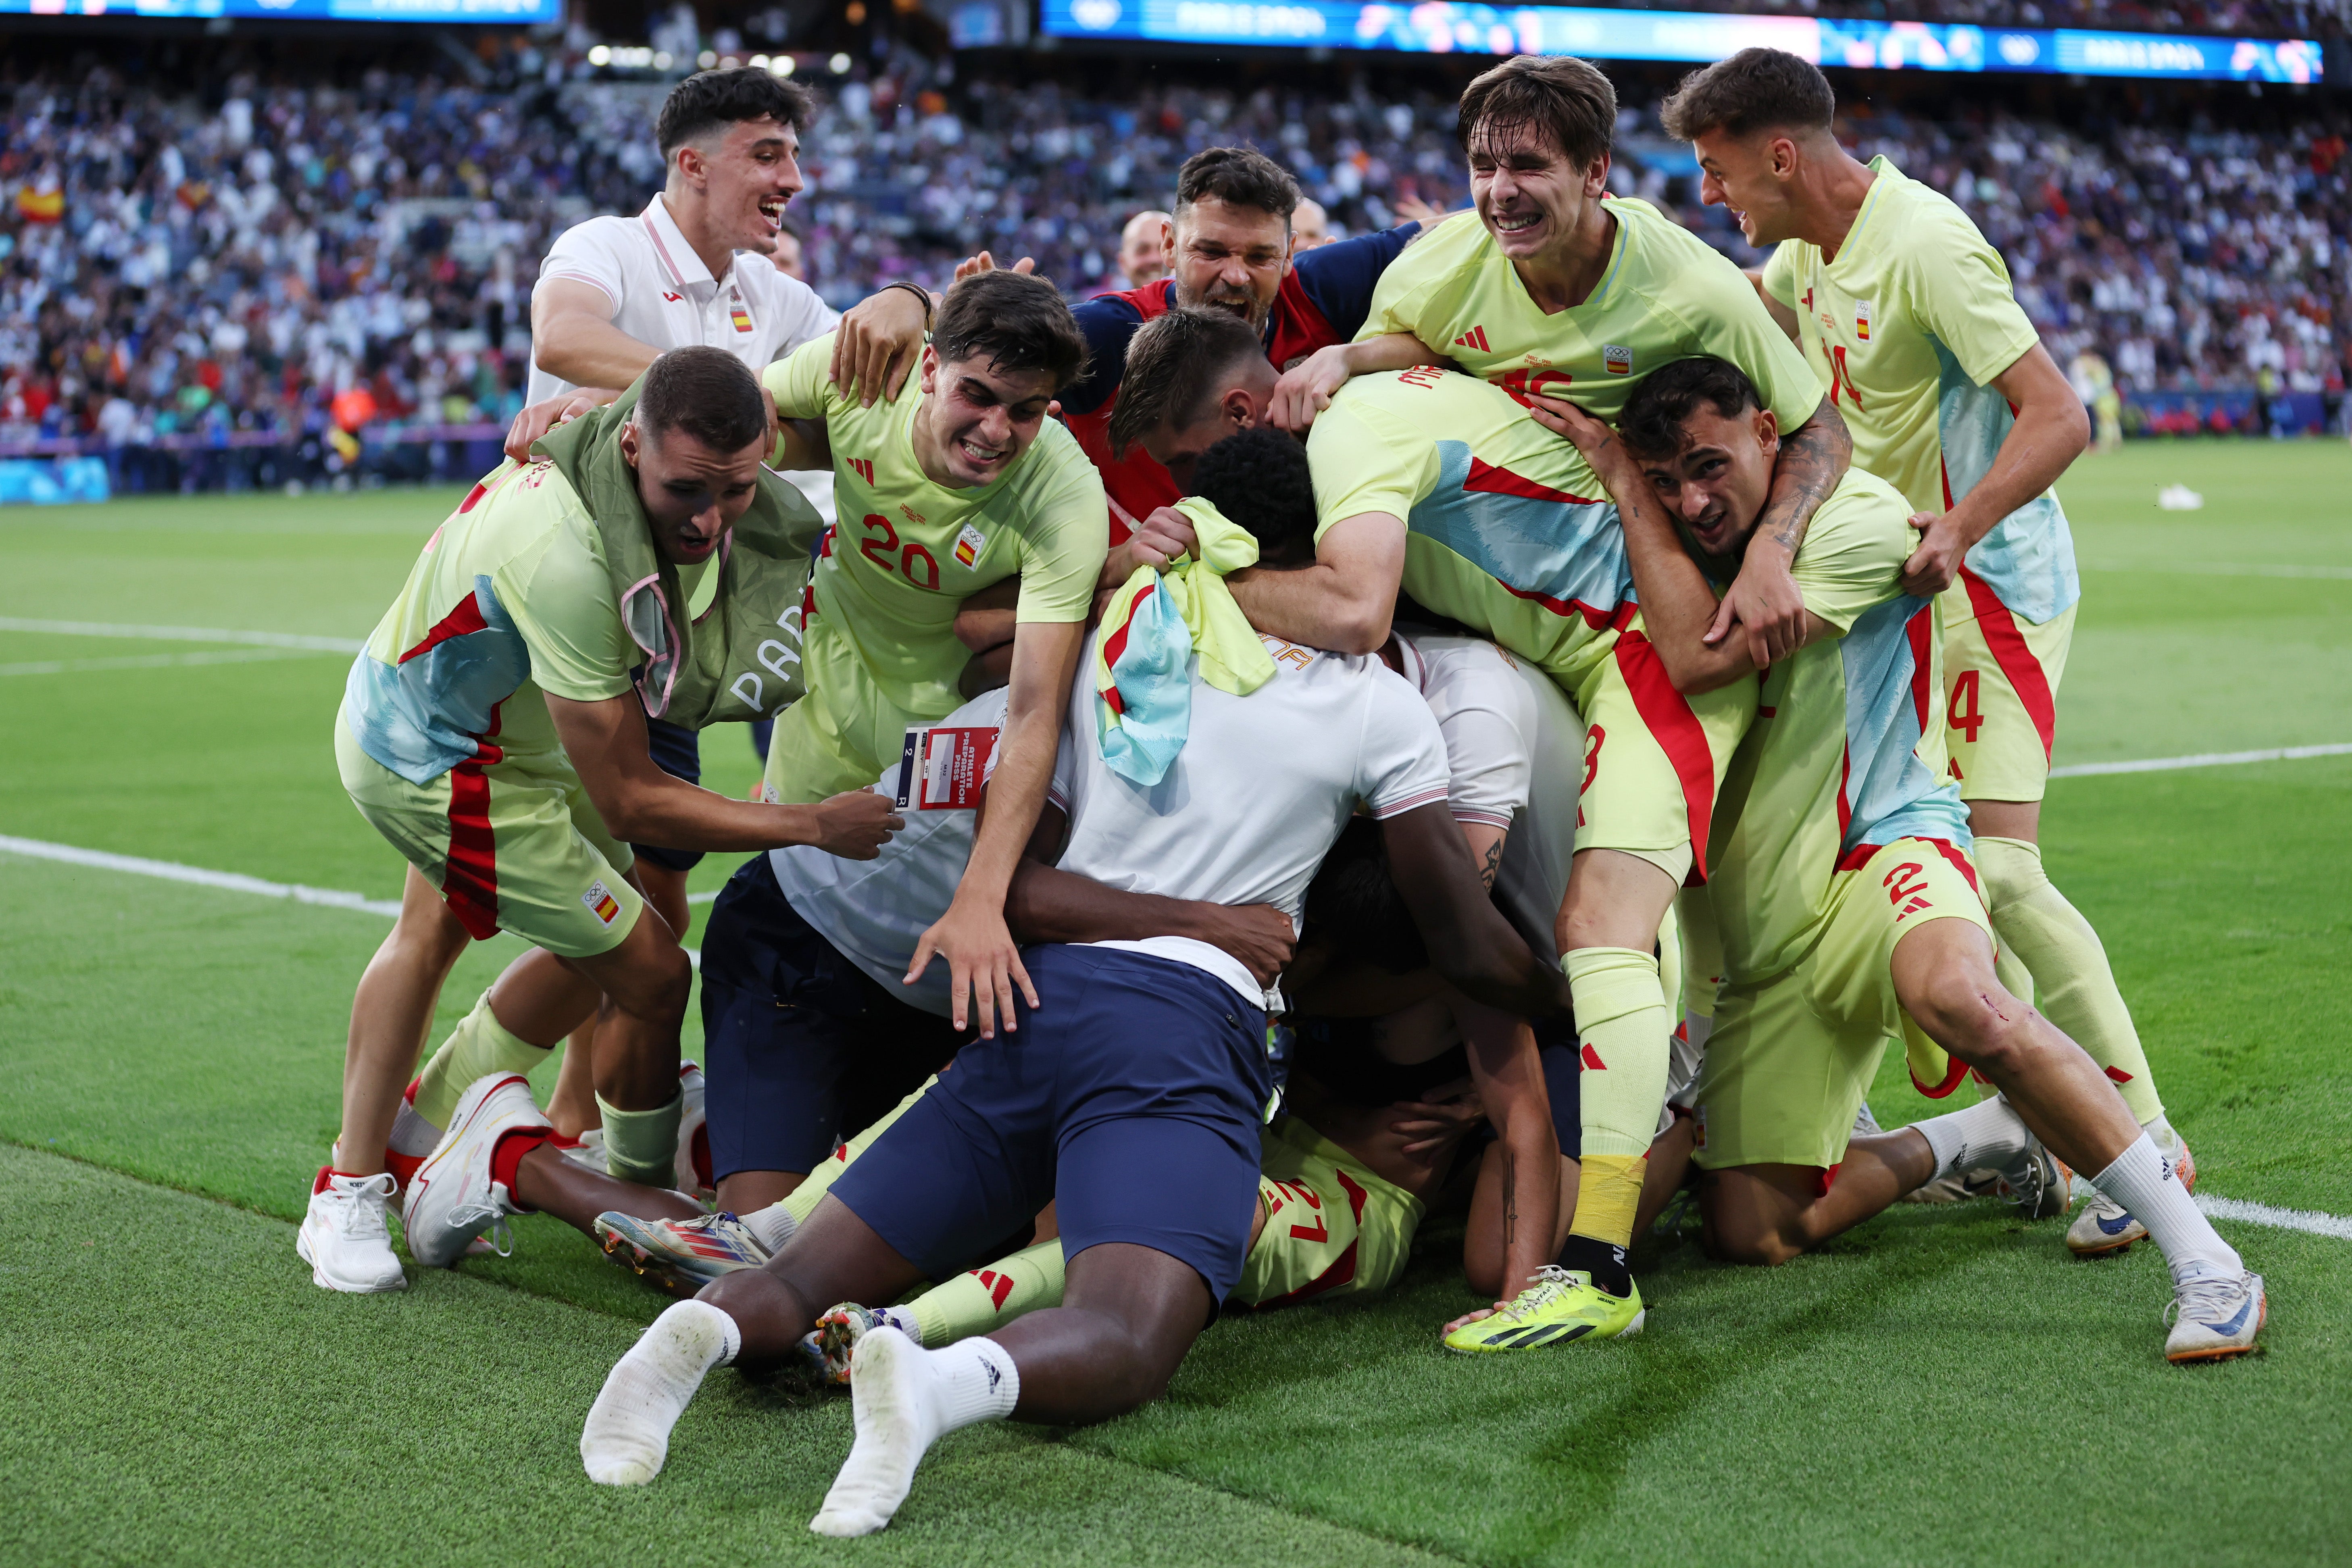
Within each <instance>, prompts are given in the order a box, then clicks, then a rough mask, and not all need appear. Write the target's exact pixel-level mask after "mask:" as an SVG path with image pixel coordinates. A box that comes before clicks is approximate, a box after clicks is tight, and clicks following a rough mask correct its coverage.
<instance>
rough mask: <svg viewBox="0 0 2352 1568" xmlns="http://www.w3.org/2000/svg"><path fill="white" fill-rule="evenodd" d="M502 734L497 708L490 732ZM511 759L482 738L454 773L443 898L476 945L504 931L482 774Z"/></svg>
mask: <svg viewBox="0 0 2352 1568" xmlns="http://www.w3.org/2000/svg"><path fill="white" fill-rule="evenodd" d="M471 602H472V601H471V600H468V601H467V603H469V604H470V603H471ZM499 706H503V704H500V705H499ZM498 732H499V710H498V708H497V707H493V708H492V709H491V710H490V727H489V730H488V733H489V734H492V735H495V734H497V733H498ZM505 760H506V752H504V751H503V750H502V749H500V748H499V747H497V746H493V745H491V744H490V743H489V742H487V741H485V740H483V739H482V738H481V737H480V736H476V737H475V740H474V754H473V755H472V756H470V757H468V758H467V759H466V760H465V761H464V762H462V763H458V764H457V766H456V767H454V768H451V769H450V770H449V853H448V856H447V858H446V859H445V860H444V861H443V863H442V873H441V897H442V898H443V900H446V902H447V903H448V905H449V912H450V913H452V914H454V915H456V916H457V922H458V923H459V924H460V925H462V926H464V927H465V928H466V934H467V935H468V936H470V937H472V938H473V939H474V940H475V941H476V942H488V940H489V939H490V938H492V937H494V936H496V935H498V933H499V847H498V839H497V837H496V836H495V835H493V834H492V833H491V831H490V781H489V777H488V774H486V773H483V772H482V770H483V769H484V768H486V767H488V766H489V765H490V764H492V763H499V762H503V761H505Z"/></svg>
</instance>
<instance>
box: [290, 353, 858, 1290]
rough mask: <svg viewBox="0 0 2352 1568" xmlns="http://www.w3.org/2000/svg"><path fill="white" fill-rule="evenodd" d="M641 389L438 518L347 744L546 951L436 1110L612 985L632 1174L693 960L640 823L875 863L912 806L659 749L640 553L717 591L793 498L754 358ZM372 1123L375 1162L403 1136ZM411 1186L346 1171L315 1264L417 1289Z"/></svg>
mask: <svg viewBox="0 0 2352 1568" xmlns="http://www.w3.org/2000/svg"><path fill="white" fill-rule="evenodd" d="M638 394H639V395H638V396H637V398H636V400H635V403H634V404H633V405H616V406H615V407H614V409H611V410H608V411H606V412H605V413H604V414H603V415H600V416H597V417H596V418H595V419H594V420H593V421H590V422H586V423H583V425H582V426H577V427H575V430H574V431H573V432H571V433H567V438H566V439H565V441H564V442H563V443H562V454H561V455H560V456H558V457H551V458H543V459H541V460H540V461H538V462H535V463H533V464H531V465H530V466H529V467H517V466H512V465H509V466H508V467H506V468H502V469H501V470H499V472H498V473H496V474H493V475H492V476H490V477H489V478H488V479H485V480H484V481H483V482H482V483H481V484H479V485H477V486H476V487H475V488H474V490H473V491H472V493H471V494H469V495H468V496H467V498H466V500H464V501H463V502H462V503H460V505H459V506H458V508H457V511H455V512H454V513H452V514H451V515H450V517H449V519H448V520H447V521H446V522H444V523H443V524H442V526H441V527H440V529H439V530H438V531H436V532H435V534H434V536H433V538H432V539H431V540H430V541H428V542H426V544H425V551H424V553H423V554H422V555H421V556H420V557H419V559H418V561H417V564H416V566H415V569H414V570H413V571H412V572H411V573H410V574H409V579H408V582H407V584H406V585H405V586H404V587H403V589H402V590H401V593H400V595H399V597H398V598H397V599H395V600H394V603H393V605H392V607H391V608H390V609H389V610H388V611H387V612H386V613H385V615H384V617H383V621H382V623H381V624H380V625H378V626H377V627H376V629H375V632H374V633H373V636H371V637H370V638H369V640H368V646H367V647H366V649H365V650H364V651H363V652H362V654H361V655H360V657H359V658H357V659H356V660H355V661H354V662H353V664H352V673H351V679H350V680H349V681H348V682H347V683H346V687H345V691H344V696H343V703H342V709H341V713H340V715H339V716H338V718H337V721H336V724H335V754H336V760H337V763H338V765H339V767H340V769H341V775H342V780H343V785H344V788H345V789H346V790H347V791H348V792H349V793H350V795H351V796H352V803H353V804H354V805H357V806H358V808H359V810H360V813H361V815H362V816H364V817H366V819H367V820H368V822H369V823H370V824H371V825H372V826H374V827H375V828H376V830H377V831H378V832H380V833H382V834H383V836H384V837H385V838H386V839H387V840H389V841H390V842H391V843H392V844H393V846H394V847H395V848H397V849H399V850H400V852H401V853H402V855H403V856H404V858H407V860H408V861H409V863H410V865H411V866H412V867H413V868H415V870H416V871H417V872H418V873H420V874H421V875H422V877H423V879H424V880H425V882H426V883H428V884H430V885H433V886H436V887H438V888H439V889H440V890H441V894H442V897H443V899H444V900H445V901H446V904H447V907H448V910H449V911H450V913H451V914H452V915H453V916H454V917H455V918H456V919H457V921H458V923H459V924H460V925H461V926H462V927H463V928H464V930H465V931H466V932H467V935H468V936H470V937H472V938H474V939H475V940H484V939H487V938H488V937H490V936H491V935H493V934H495V933H496V932H498V931H513V932H514V933H515V934H517V935H519V936H520V937H522V938H523V939H524V940H525V941H527V942H530V943H532V945H533V946H534V948H535V949H536V950H537V951H536V952H532V953H530V954H527V955H525V956H524V957H523V958H522V959H520V960H518V961H517V962H516V963H515V964H514V965H512V966H510V967H509V971H508V973H506V974H505V975H503V976H501V978H500V980H499V984H497V985H494V986H493V987H492V988H491V990H490V992H489V993H488V994H487V995H486V996H485V997H484V998H483V1000H482V1002H481V1004H480V1005H478V1006H477V1007H476V1008H475V1010H474V1012H473V1014H472V1015H470V1016H468V1018H467V1020H466V1022H465V1023H464V1024H463V1025H461V1026H460V1027H459V1030H458V1033H457V1037H454V1038H453V1042H452V1046H451V1047H446V1048H445V1054H446V1058H447V1059H446V1060H445V1061H443V1062H442V1068H443V1071H442V1073H441V1074H440V1075H439V1076H438V1077H437V1078H435V1079H434V1081H433V1082H431V1083H428V1084H426V1085H425V1094H429V1095H433V1096H436V1097H437V1099H436V1102H435V1103H432V1104H428V1103H426V1100H425V1096H424V1095H420V1098H419V1100H418V1101H417V1103H416V1105H415V1110H417V1111H418V1113H419V1114H421V1115H423V1116H424V1117H425V1120H426V1121H428V1122H430V1123H432V1124H434V1125H436V1126H443V1127H448V1128H450V1129H451V1130H452V1131H455V1130H456V1129H455V1124H454V1123H453V1121H452V1114H453V1112H454V1111H455V1110H457V1106H456V1105H455V1104H454V1103H452V1102H453V1101H455V1100H457V1098H458V1095H459V1092H460V1091H461V1090H463V1089H466V1087H467V1085H468V1084H471V1083H473V1082H474V1081H475V1080H476V1079H480V1078H482V1077H484V1075H486V1074H489V1073H493V1072H497V1071H499V1070H500V1069H507V1070H515V1069H518V1068H527V1067H528V1066H529V1065H530V1064H531V1063H534V1062H536V1061H538V1060H540V1059H542V1058H544V1057H545V1056H546V1054H547V1051H548V1050H549V1049H551V1048H552V1047H553V1046H554V1045H555V1044H556V1042H557V1041H558V1040H559V1039H561V1038H562V1037H563V1036H564V1035H565V1034H567V1033H568V1032H570V1030H571V1029H572V1028H573V1027H575V1026H577V1025H578V1024H579V1023H580V1022H581V1021H582V1020H583V1018H584V1017H585V1016H587V1014H588V1013H589V1012H590V1011H591V1010H592V1009H593V1008H594V1007H595V1006H596V1005H597V995H598V993H600V992H601V993H602V994H604V997H605V998H607V999H608V1001H609V1004H610V1007H611V1015H610V1016H609V1018H608V1019H607V1022H606V1026H605V1027H604V1029H603V1030H602V1031H601V1034H602V1036H603V1037H604V1039H602V1040H600V1047H601V1046H603V1045H604V1043H605V1041H609V1048H607V1049H600V1052H599V1060H598V1062H597V1064H596V1087H597V1091H598V1095H599V1098H600V1100H602V1101H603V1103H604V1128H605V1142H606V1148H607V1153H608V1157H609V1159H610V1161H611V1163H612V1166H613V1169H614V1174H615V1175H619V1176H624V1177H632V1178H637V1179H645V1178H647V1177H652V1176H657V1175H664V1174H666V1173H668V1172H669V1171H670V1170H671V1169H672V1168H673V1164H674V1162H675V1158H676V1151H677V1125H678V1120H679V1116H680V1114H681V1111H682V1102H681V1095H680V1092H679V1087H678V1054H677V1031H678V1023H679V1019H680V1016H681V1015H682V1014H683V1012H684V1009H685V1006H686V1002H687V997H688V990H689V988H690V986H691V983H692V970H691V968H690V967H689V966H688V962H687V957H686V954H685V953H684V952H682V951H680V950H679V948H678V946H677V941H676V938H675V936H674V934H673V933H672V932H671V931H670V930H669V928H668V926H667V924H666V923H665V922H664V921H662V920H661V919H660V918H659V917H658V916H657V915H656V916H655V917H654V918H652V919H650V920H649V919H646V918H644V917H645V910H644V900H643V895H642V892H641V891H640V889H638V888H637V887H636V885H635V883H633V882H632V881H631V880H630V879H629V876H628V873H629V871H630V869H631V866H632V857H631V856H630V854H629V852H628V850H627V848H626V847H625V844H626V842H627V840H628V839H629V838H631V837H645V838H650V839H653V840H655V841H656V842H660V843H666V844H678V845H683V846H685V847H690V848H706V849H739V848H740V849H750V848H763V847H770V846H773V845H779V844H800V843H821V844H824V845H826V846H828V847H833V848H835V849H837V850H839V851H840V852H842V853H845V854H848V855H852V856H859V857H865V856H871V855H872V854H873V853H874V851H875V850H876V849H877V847H879V845H880V843H881V842H882V840H883V839H884V838H885V837H887V834H888V832H889V830H890V828H891V827H892V826H895V825H896V819H895V818H894V817H893V816H892V815H891V812H890V803H889V802H887V801H886V800H882V799H880V798H878V797H876V796H874V795H870V794H864V793H861V794H859V795H854V796H849V797H846V798H844V799H840V800H835V801H828V802H825V803H824V804H821V805H799V806H791V807H784V806H776V805H755V804H751V803H746V802H740V801H730V800H727V799H725V798H723V797H721V796H719V795H711V794H709V793H707V792H705V791H702V790H699V789H697V788H695V787H694V786H692V785H690V784H685V783H683V782H681V781H679V780H677V779H674V778H672V777H671V776H670V775H669V774H667V773H663V772H662V771H661V770H660V769H658V768H656V766H654V764H653V763H652V761H651V759H650V758H649V757H648V755H647V754H646V741H645V717H646V710H645V705H644V703H643V701H642V700H640V698H639V697H638V695H637V692H636V690H635V688H634V686H633V684H632V680H631V677H630V671H631V669H632V668H635V667H637V666H638V665H639V664H640V663H641V662H643V661H644V659H645V658H646V655H645V653H644V651H643V650H642V649H641V648H640V647H639V646H638V644H637V642H636V641H635V638H634V637H632V635H631V633H630V631H629V630H628V629H627V628H626V627H625V626H624V625H623V620H622V610H621V596H622V595H621V593H620V591H619V588H618V586H617V585H616V584H615V581H614V577H615V572H616V564H615V563H616V562H623V561H626V562H632V563H634V562H637V561H640V560H642V561H646V562H653V563H659V566H660V569H661V573H662V574H663V575H665V576H667V577H669V578H670V580H671V581H673V582H674V583H675V584H677V591H678V592H680V593H682V594H685V595H688V597H691V595H692V594H693V591H694V588H695V587H696V586H698V585H699V580H700V578H701V577H702V575H703V574H704V572H705V570H706V568H707V567H708V565H709V563H710V561H711V560H712V559H713V558H714V557H716V556H717V555H718V554H719V552H720V550H721V547H722V546H723V545H724V544H725V543H726V542H727V539H728V535H729V532H730V530H731V529H733V528H734V527H735V526H736V524H737V523H738V522H739V521H740V520H741V519H742V518H743V517H744V516H745V514H746V513H747V512H749V511H751V509H753V508H754V507H755V506H760V507H764V508H767V509H769V510H771V511H773V510H776V509H779V508H781V506H782V501H781V500H779V499H778V498H776V497H774V496H771V495H767V494H765V493H764V486H766V485H767V484H769V483H772V482H773V481H772V480H769V479H765V478H764V477H763V475H762V472H761V457H762V456H763V455H764V454H765V452H766V449H767V443H768V442H770V441H771V440H772V428H771V426H770V423H769V419H768V415H767V411H766V408H765V405H764V404H763V402H762V399H761V395H760V388H759V384H758V382H757V381H756V380H755V379H754V378H753V377H752V375H751V372H750V371H749V370H747V369H746V368H744V366H743V364H742V363H741V362H740V361H738V360H736V359H734V358H732V357H731V356H729V355H727V354H725V353H721V352H719V351H718V350H714V349H707V348H690V349H677V350H673V351H671V353H668V354H666V355H664V356H662V357H661V358H660V359H658V360H656V362H655V364H654V367H653V368H652V369H650V370H648V371H647V372H646V374H645V376H644V378H643V380H642V381H641V383H640V385H639V388H638ZM592 509H593V510H592ZM743 554H744V552H737V557H738V559H739V560H740V559H742V558H743ZM742 573H743V569H742V568H737V569H735V571H734V572H731V573H730V578H729V579H728V580H723V581H721V582H720V583H719V584H718V586H717V588H716V590H715V593H716V595H717V597H716V598H715V600H714V603H713V610H714V612H723V611H724V609H725V608H726V606H727V605H728V604H729V603H730V602H731V600H732V599H733V597H734V596H735V595H740V594H743V593H745V592H747V591H748V587H747V583H744V582H738V581H736V580H735V577H736V576H737V575H739V574H742ZM725 621H726V616H724V615H723V613H720V614H717V615H716V618H715V619H713V620H711V621H709V623H707V624H709V625H714V626H715V625H723V624H724V623H725ZM689 627H690V623H688V622H686V621H685V620H684V618H683V617H680V618H679V619H678V620H677V622H675V623H674V624H673V633H674V635H676V636H677V637H680V638H681V639H683V638H685V637H690V636H691V635H692V632H691V630H690V629H689ZM689 646H690V645H687V644H684V643H683V642H682V641H681V644H680V645H679V646H676V647H672V648H671V652H672V654H673V656H679V655H683V654H684V653H686V652H687V651H688V647H689ZM403 1028H404V1030H406V1031H407V1032H406V1033H405V1034H404V1037H402V1038H399V1039H397V1040H395V1041H394V1042H393V1043H394V1045H396V1046H397V1047H400V1048H401V1049H403V1050H406V1051H414V1049H415V1045H416V1032H415V1031H414V1030H413V1029H412V1028H410V1026H409V1024H408V1023H407V1022H404V1025H403ZM412 1059H413V1058H412ZM404 1071H405V1068H404V1067H396V1068H394V1072H395V1073H404ZM432 1076H433V1075H432V1074H430V1072H429V1071H428V1077H432ZM393 1081H394V1082H395V1083H396V1082H397V1081H398V1079H397V1078H396V1077H395V1078H394V1079H393ZM388 1120H389V1119H388V1118H387V1121H388ZM349 1134H350V1130H349V1129H348V1128H347V1129H346V1137H345V1139H344V1141H343V1147H344V1149H345V1150H346V1151H347V1152H348V1153H349V1154H350V1155H351V1157H352V1158H354V1159H364V1158H365V1157H366V1155H367V1153H368V1152H371V1151H380V1150H381V1149H382V1148H383V1139H382V1138H381V1137H378V1138H376V1139H374V1140H373V1141H354V1140H353V1139H352V1138H351V1137H350V1135H349ZM392 1185H393V1182H392V1179H391V1178H390V1177H389V1176H388V1175H385V1174H383V1173H381V1172H380V1171H364V1170H362V1171H349V1172H341V1173H339V1172H336V1171H333V1170H330V1171H328V1172H326V1173H322V1174H321V1176H320V1182H319V1187H320V1192H321V1193H322V1194H329V1195H330V1197H331V1204H330V1212H328V1213H327V1214H326V1215H324V1216H323V1217H322V1216H321V1215H320V1213H319V1207H320V1205H317V1204H315V1203H314V1205H313V1214H312V1215H311V1217H310V1219H306V1222H305V1225H304V1227H303V1231H302V1235H301V1237H300V1239H299V1247H300V1249H301V1250H302V1251H303V1254H304V1257H305V1258H306V1260H307V1261H310V1263H311V1265H312V1268H313V1270H314V1277H319V1278H322V1279H325V1280H326V1281H327V1282H329V1283H331V1284H332V1283H333V1282H334V1281H336V1280H343V1281H369V1280H373V1281H377V1282H378V1283H375V1284H373V1286H372V1287H366V1288H374V1289H394V1288H396V1286H394V1285H393V1284H392V1283H391V1280H392V1279H393V1278H394V1277H396V1276H397V1274H398V1272H399V1269H398V1263H397V1260H396V1259H394V1258H393V1257H392V1254H391V1251H390V1246H389V1241H388V1238H387V1236H386V1233H385V1230H384V1226H383V1203H384V1201H385V1200H386V1198H388V1196H389V1195H390V1189H391V1187H392ZM419 1198H420V1194H419V1193H418V1191H417V1189H416V1187H415V1186H412V1190H411V1194H410V1198H409V1209H408V1213H409V1215H411V1216H412V1217H411V1218H410V1220H409V1222H408V1224H407V1226H406V1229H407V1232H408V1237H409V1242H410V1247H411V1250H412V1251H413V1252H417V1253H419V1255H420V1257H422V1256H424V1255H425V1254H428V1253H432V1252H435V1251H436V1250H437V1249H438V1242H437V1239H432V1240H428V1239H426V1238H425V1237H424V1236H423V1233H422V1231H421V1229H420V1226H419V1225H418V1223H417V1221H416V1219H415V1217H414V1216H415V1215H416V1213H417V1208H416V1205H417V1204H418V1202H419ZM488 1217H489V1216H488V1215H485V1216H483V1221H484V1223H487V1221H488ZM312 1219H316V1220H319V1221H320V1223H318V1224H317V1225H315V1226H314V1225H313V1224H312V1223H311V1220H312ZM460 1227H461V1226H460ZM476 1228H477V1229H478V1228H479V1226H476ZM461 1245H462V1244H461ZM322 1258H324V1259H325V1260H324V1261H322ZM338 1288H351V1286H350V1285H348V1284H345V1285H342V1286H340V1287H338Z"/></svg>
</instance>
